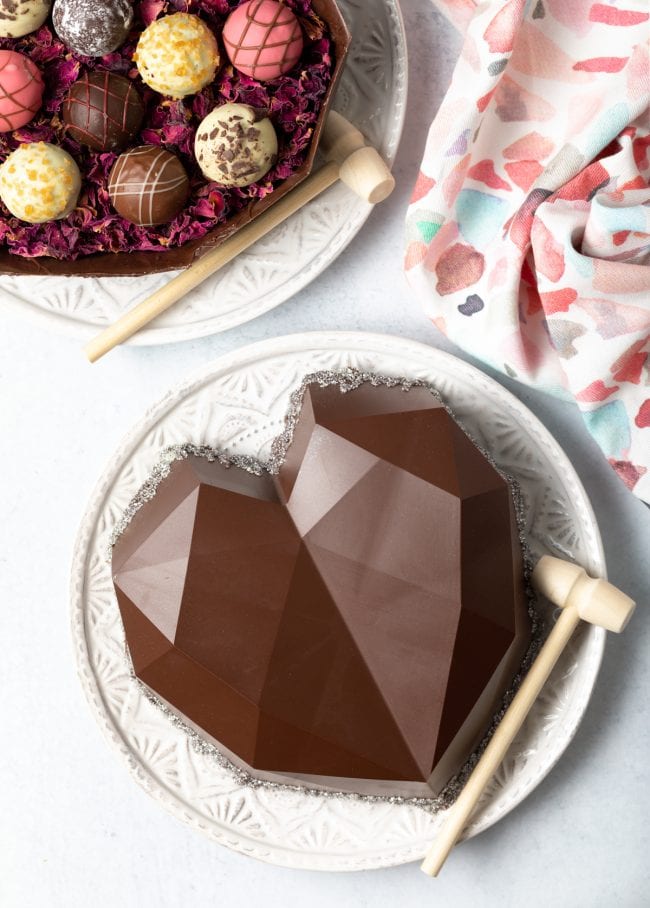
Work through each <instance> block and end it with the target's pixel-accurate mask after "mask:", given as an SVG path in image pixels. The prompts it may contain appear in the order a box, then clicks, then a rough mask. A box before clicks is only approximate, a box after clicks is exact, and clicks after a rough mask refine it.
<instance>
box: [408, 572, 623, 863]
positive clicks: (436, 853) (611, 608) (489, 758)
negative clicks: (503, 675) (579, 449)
mask: <svg viewBox="0 0 650 908" xmlns="http://www.w3.org/2000/svg"><path fill="white" fill-rule="evenodd" d="M533 583H534V585H535V587H536V588H537V590H538V591H539V592H540V593H542V595H544V596H546V598H547V599H549V600H550V601H551V602H553V603H554V604H555V605H557V606H559V607H560V608H561V609H562V612H561V614H560V616H559V618H558V620H557V622H556V623H555V625H554V627H553V630H552V631H551V633H550V634H549V636H548V639H547V640H546V642H545V644H544V646H543V647H542V649H541V650H540V652H539V654H538V656H537V658H536V659H535V661H534V663H533V665H532V667H531V669H530V671H529V672H528V674H527V675H526V677H525V678H524V681H523V682H522V684H521V687H520V688H519V690H518V691H517V693H516V695H515V697H514V699H513V701H512V703H511V704H510V706H509V707H508V709H507V711H506V713H505V715H504V717H503V719H502V720H501V722H500V723H499V726H498V728H497V730H496V731H495V732H494V734H493V736H492V738H491V740H490V743H489V744H488V746H487V748H486V749H485V751H484V753H483V755H482V757H481V759H480V760H479V761H478V763H477V764H476V767H475V768H474V771H473V772H472V774H471V775H470V777H469V779H468V780H467V783H466V785H465V787H464V788H463V790H462V792H461V793H460V795H459V796H458V799H457V800H456V802H455V803H454V805H453V806H452V807H451V808H450V810H449V813H448V815H447V817H446V819H445V822H444V824H443V827H442V830H441V831H440V833H439V835H438V837H437V839H436V841H435V842H434V843H433V845H432V847H431V849H430V851H429V853H428V854H427V856H426V858H425V860H424V863H423V864H422V870H423V871H424V873H426V874H428V875H429V876H437V875H438V873H439V872H440V870H441V868H442V866H443V864H444V863H445V861H446V860H447V857H448V856H449V853H450V851H451V849H452V848H453V847H454V845H455V844H456V842H457V841H458V839H459V838H460V836H461V833H462V832H463V830H464V828H465V826H466V824H467V821H468V820H469V818H470V816H471V814H472V812H473V810H474V808H475V807H476V804H477V803H478V800H479V798H480V797H481V795H482V794H483V791H484V790H485V788H486V786H487V784H488V782H489V781H490V779H491V778H492V777H493V776H494V774H495V772H496V771H497V769H498V768H499V766H500V764H501V763H502V761H503V758H504V757H505V755H506V752H507V750H508V748H509V747H510V745H511V744H512V742H513V740H514V739H515V736H516V735H517V732H518V731H519V729H520V728H521V726H522V725H523V723H524V719H525V718H526V716H527V715H528V713H529V711H530V708H531V706H532V705H533V703H534V702H535V700H536V699H537V697H538V696H539V694H540V691H541V690H542V688H543V686H544V684H545V683H546V681H547V680H548V677H549V675H550V674H551V672H552V671H553V668H554V666H555V664H556V662H557V661H558V659H559V658H560V656H561V655H562V652H563V650H564V648H565V647H566V645H567V643H568V642H569V640H570V639H571V635H572V634H573V632H574V631H575V629H576V627H577V626H578V624H579V623H580V620H581V619H582V620H584V621H588V622H590V623H591V624H597V625H599V626H600V627H604V628H606V629H607V630H609V631H614V632H615V633H620V632H621V631H622V630H624V628H625V626H626V625H627V623H628V621H629V620H630V618H631V617H632V613H633V612H634V607H635V606H634V602H633V601H632V600H631V599H630V598H629V597H628V596H626V595H625V594H624V593H622V592H621V591H620V590H617V589H616V587H614V586H612V585H611V583H607V581H606V580H594V579H593V578H591V577H588V576H587V574H586V573H585V571H584V570H583V568H581V567H578V565H575V564H570V563H569V562H567V561H561V560H560V559H558V558H551V557H550V556H548V555H545V556H544V557H543V558H541V559H540V561H539V562H538V564H537V567H536V568H535V571H534V573H533Z"/></svg>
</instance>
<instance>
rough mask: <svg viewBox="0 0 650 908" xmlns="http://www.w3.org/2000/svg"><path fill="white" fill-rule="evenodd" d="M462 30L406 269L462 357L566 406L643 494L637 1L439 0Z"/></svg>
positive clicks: (649, 344) (643, 227) (648, 427)
mask: <svg viewBox="0 0 650 908" xmlns="http://www.w3.org/2000/svg"><path fill="white" fill-rule="evenodd" d="M434 2H435V3H436V5H437V6H438V7H439V8H440V9H442V10H443V11H444V12H445V13H446V14H447V15H448V16H449V18H451V20H452V21H453V22H454V24H456V25H457V27H458V28H460V29H462V30H463V32H464V34H465V41H464V46H463V50H462V53H461V56H460V59H459V61H458V63H457V66H456V70H455V72H454V76H453V79H452V83H451V87H450V89H449V91H448V93H447V95H446V97H445V100H444V101H443V104H442V106H441V108H440V110H439V112H438V114H437V116H436V118H435V120H434V122H433V125H432V126H431V130H430V133H429V138H428V142H427V146H426V152H425V156H424V161H423V164H422V170H421V174H420V177H419V180H418V183H417V186H416V188H415V192H414V195H413V200H412V204H411V207H410V209H409V214H408V248H407V252H406V272H407V275H408V279H409V281H410V283H411V285H412V286H413V287H414V288H415V289H416V291H417V292H418V293H419V295H420V297H421V299H422V301H423V303H424V306H425V309H426V312H427V314H428V315H429V317H430V318H431V319H432V321H433V322H434V324H435V325H437V326H438V327H439V328H440V329H441V330H442V331H444V332H445V334H447V335H449V337H450V338H451V339H452V340H454V341H455V342H456V343H458V344H459V345H460V346H462V347H463V348H464V349H465V350H467V351H469V352H470V353H472V354H473V355H474V356H476V357H479V358H480V359H482V360H483V361H485V362H487V363H489V364H490V365H492V366H495V367H496V368H498V369H501V370H502V371H504V372H506V373H507V374H508V375H510V376H514V377H516V378H518V379H520V380H521V381H524V382H527V383H529V384H531V385H534V386H536V387H539V388H543V389H545V390H547V391H550V392H552V393H555V394H558V395H561V396H563V397H565V398H569V399H573V400H575V401H576V402H577V403H578V406H579V407H580V409H581V412H582V415H583V417H584V420H585V423H586V425H587V427H588V429H589V430H590V432H591V433H592V435H593V437H594V438H595V440H596V441H597V442H598V444H599V445H600V447H601V448H602V450H603V452H604V454H605V456H606V457H607V458H608V460H609V462H610V464H611V465H612V467H613V468H614V469H615V470H616V472H617V473H618V474H619V476H620V477H621V479H622V480H623V481H624V482H625V484H626V485H627V486H628V488H630V489H632V490H633V491H634V492H635V493H636V494H637V495H638V496H639V497H640V498H642V499H644V500H645V501H650V188H649V178H650V111H649V104H650V62H649V49H648V38H649V36H650V14H649V6H648V2H647V0H618V2H617V0H614V2H612V3H595V2H592V0H571V2H567V0H507V2H506V0H491V2H483V3H479V4H476V3H475V2H474V0H434Z"/></svg>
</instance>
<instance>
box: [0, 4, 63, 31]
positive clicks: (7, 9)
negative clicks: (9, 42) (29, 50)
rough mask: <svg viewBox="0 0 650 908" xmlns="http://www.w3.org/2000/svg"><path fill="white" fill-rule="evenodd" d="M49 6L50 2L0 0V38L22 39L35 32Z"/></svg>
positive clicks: (44, 17)
mask: <svg viewBox="0 0 650 908" xmlns="http://www.w3.org/2000/svg"><path fill="white" fill-rule="evenodd" d="M51 6H52V3H51V0H0V38H22V36H23V35H29V34H30V33H31V32H35V31H36V29H37V28H40V27H41V25H42V24H43V23H44V22H45V20H46V19H47V17H48V16H49V14H50V7H51Z"/></svg>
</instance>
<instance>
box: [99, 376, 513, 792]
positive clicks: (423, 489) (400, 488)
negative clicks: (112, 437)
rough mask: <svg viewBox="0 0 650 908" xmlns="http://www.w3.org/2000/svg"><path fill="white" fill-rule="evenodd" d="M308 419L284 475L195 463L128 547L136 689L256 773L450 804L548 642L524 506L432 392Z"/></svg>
mask: <svg viewBox="0 0 650 908" xmlns="http://www.w3.org/2000/svg"><path fill="white" fill-rule="evenodd" d="M296 412H297V410H296V411H294V415H290V417H288V425H289V429H288V430H287V432H286V433H285V435H284V436H283V437H282V438H281V439H280V440H278V443H277V445H276V450H278V451H280V452H281V456H280V457H279V460H278V463H279V468H278V469H277V471H275V470H274V471H273V472H271V471H269V470H266V469H261V470H259V471H258V472H251V471H249V470H246V469H243V468H242V467H240V466H235V465H227V464H226V463H224V462H223V461H222V460H220V459H219V458H218V457H217V458H216V459H215V458H212V459H208V458H207V457H204V456H198V455H196V454H190V455H189V456H186V457H185V458H184V459H181V460H178V461H176V462H175V463H173V464H172V467H171V471H170V473H169V475H168V476H167V477H166V478H164V479H163V480H162V481H161V482H160V484H159V486H158V488H157V491H156V494H155V495H154V497H153V498H152V499H151V500H150V501H148V502H146V503H145V504H144V506H143V507H141V508H140V509H139V510H137V511H136V512H135V514H134V516H133V518H132V520H131V522H130V523H129V524H128V525H127V526H126V528H125V529H124V531H123V532H122V534H121V535H120V536H119V538H118V539H117V541H116V544H115V547H114V551H113V568H114V575H115V589H116V592H117V598H118V603H119V607H120V611H121V615H122V620H123V622H124V628H125V634H126V641H127V644H128V649H129V652H130V655H131V660H132V663H133V668H134V671H135V673H136V675H137V677H138V678H140V680H141V681H143V682H144V683H145V684H147V685H148V686H149V687H150V688H151V689H152V690H153V691H155V692H156V694H157V695H158V696H159V697H161V698H162V699H163V700H164V701H166V702H167V704H169V705H170V707H171V708H172V710H173V711H175V712H176V713H177V714H179V715H181V716H182V717H183V718H184V720H186V721H187V722H188V724H190V725H192V726H194V727H195V728H198V729H200V730H201V731H202V733H203V734H204V735H205V736H206V737H207V738H208V739H210V740H211V741H212V742H216V743H218V746H219V747H220V748H221V749H222V751H223V752H224V753H225V754H226V755H227V756H228V757H229V758H230V759H231V760H232V761H233V762H234V763H235V764H236V765H237V766H239V767H241V768H244V769H246V770H247V771H248V772H249V773H250V774H251V775H252V776H254V777H257V778H261V779H264V780H270V781H282V782H287V781H289V780H291V781H295V782H298V783H302V784H306V785H310V786H314V787H319V788H330V789H335V790H339V791H356V792H359V793H366V794H367V793H374V794H391V795H393V794H394V795H403V796H431V795H432V794H436V793H438V792H439V791H440V790H441V789H442V788H443V787H444V785H445V784H446V782H447V781H448V780H449V779H450V777H452V776H453V775H454V774H455V773H456V772H458V771H459V770H460V768H461V767H462V766H463V764H464V763H465V761H466V760H467V758H468V757H469V756H470V754H471V752H472V750H473V749H474V748H475V747H476V746H477V744H478V743H479V742H480V740H481V738H482V737H483V735H484V734H485V731H486V729H487V726H488V725H489V722H490V720H491V718H492V716H493V714H494V712H495V710H496V708H497V706H498V704H499V702H500V699H501V697H502V696H503V694H504V692H505V690H506V688H507V687H508V684H509V682H510V681H511V679H512V677H513V675H514V674H515V672H516V670H517V668H518V667H519V665H520V663H521V660H522V658H523V654H524V651H525V649H526V647H527V645H528V643H529V639H530V623H529V618H528V614H527V600H526V595H525V590H524V569H523V559H522V551H521V544H520V541H519V535H518V525H517V520H516V516H515V512H514V507H513V502H512V495H511V490H510V488H509V485H508V482H507V481H506V480H505V479H504V478H503V477H502V476H501V475H500V474H499V473H498V471H497V470H496V469H495V468H494V467H493V466H492V464H491V463H490V462H489V461H488V459H487V458H486V457H485V456H484V455H483V454H482V453H481V452H480V451H479V450H478V449H477V448H476V447H475V445H474V444H473V443H472V441H471V440H470V439H469V438H468V437H467V435H466V434H465V433H464V432H463V430H462V429H461V428H460V427H459V426H458V425H457V423H456V422H455V421H454V419H453V418H452V417H451V415H450V414H449V413H448V412H447V410H446V409H445V408H444V406H443V405H442V403H441V402H440V401H439V400H438V399H437V397H435V396H434V395H433V394H432V393H431V391H430V390H429V389H428V388H425V387H418V386H416V387H411V388H410V389H409V390H408V391H407V390H404V389H403V388H402V387H401V386H390V384H387V383H381V382H377V383H375V382H373V383H370V382H365V383H361V384H360V385H359V387H356V388H355V389H354V390H348V391H347V392H346V393H341V386H340V385H339V384H337V383H333V384H329V385H320V384H318V383H312V384H307V385H305V387H304V389H303V394H302V399H301V404H300V409H299V415H298V419H297V421H296V420H295V413H296ZM294 423H295V425H294Z"/></svg>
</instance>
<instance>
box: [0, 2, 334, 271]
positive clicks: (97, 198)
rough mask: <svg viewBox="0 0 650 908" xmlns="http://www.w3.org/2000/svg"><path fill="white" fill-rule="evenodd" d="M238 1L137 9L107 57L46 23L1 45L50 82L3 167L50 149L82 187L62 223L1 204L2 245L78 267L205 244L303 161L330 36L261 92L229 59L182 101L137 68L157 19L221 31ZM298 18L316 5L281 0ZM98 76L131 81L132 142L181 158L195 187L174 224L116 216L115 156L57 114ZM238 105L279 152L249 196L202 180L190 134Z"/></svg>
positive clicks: (11, 137) (327, 65) (7, 145)
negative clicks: (230, 104) (68, 162)
mask: <svg viewBox="0 0 650 908" xmlns="http://www.w3.org/2000/svg"><path fill="white" fill-rule="evenodd" d="M240 2H241V0H167V2H165V0H140V2H136V3H135V4H134V7H135V14H136V27H134V30H133V31H132V33H131V34H130V35H129V38H128V39H127V41H126V43H125V44H124V46H123V47H121V48H120V49H119V50H118V51H116V52H115V53H112V54H108V55H107V56H105V57H104V58H103V59H99V58H98V59H90V58H88V57H81V56H78V55H76V54H72V53H71V52H70V51H69V50H68V49H67V48H66V47H65V46H64V45H63V44H62V43H61V42H60V41H59V39H58V38H57V36H56V35H55V34H54V33H53V32H52V31H51V29H50V28H49V27H48V26H47V25H44V26H43V27H42V28H40V29H39V30H38V31H36V32H34V33H33V34H31V35H26V36H25V37H23V38H18V39H11V38H3V39H0V48H7V49H13V50H17V51H19V52H20V53H24V54H26V55H27V56H29V57H30V58H31V59H32V60H34V62H36V63H37V64H38V65H39V66H40V68H41V70H42V72H43V76H44V80H45V84H46V90H45V96H44V103H43V108H42V111H41V112H40V114H39V115H38V116H37V117H36V118H35V119H34V120H32V122H31V123H29V124H27V126H25V127H23V128H22V129H20V130H17V131H16V132H14V133H4V134H0V162H1V161H4V160H5V158H6V157H7V155H8V154H9V153H10V152H11V151H13V150H14V148H16V147H17V146H18V145H19V144H21V143H23V142H38V141H43V142H54V143H55V144H59V145H61V146H62V147H63V148H65V149H66V150H67V151H69V152H70V154H72V156H73V157H74V158H75V160H76V161H77V163H78V164H79V167H80V169H81V172H82V177H83V188H82V192H81V196H80V198H79V205H78V207H77V208H76V209H75V210H74V211H73V212H72V214H70V215H69V216H68V217H67V218H65V219H64V220H62V221H51V222H49V223H46V224H26V223H25V222H23V221H19V220H18V219H17V218H14V217H11V216H10V215H9V213H8V211H7V210H6V209H5V208H4V207H3V206H0V248H4V249H8V250H9V252H11V253H13V254H15V255H19V256H24V257H28V258H29V257H40V256H50V257H52V258H57V259H62V260H67V261H73V260H75V259H77V258H81V257H83V256H87V255H93V254H97V253H101V252H125V251H139V252H146V251H158V252H159V251H160V250H161V249H164V248H170V247H175V246H181V245H183V244H184V243H187V242H189V241H190V240H195V239H200V238H201V237H203V236H205V235H206V234H207V233H209V232H210V231H211V230H213V229H214V228H215V227H217V226H219V225H220V224H223V223H224V222H225V221H227V220H228V218H230V217H232V216H233V215H234V214H236V213H237V212H239V211H241V210H242V209H243V208H245V207H246V206H247V205H248V204H249V203H250V202H251V201H252V200H254V199H262V198H265V197H266V196H268V195H269V194H270V193H271V192H273V189H274V188H276V187H277V186H278V185H279V184H280V183H281V182H283V181H284V180H286V179H287V178H288V177H290V176H292V175H293V174H294V173H295V172H296V171H297V170H298V169H299V168H300V167H301V166H302V165H303V163H304V161H305V158H306V155H307V152H308V149H309V144H310V139H311V136H312V134H313V130H314V126H315V124H316V121H317V119H318V114H319V111H320V108H321V104H322V101H323V98H324V96H325V93H326V91H327V87H328V85H329V82H330V79H331V72H332V57H331V52H330V48H331V45H330V41H329V39H328V38H327V37H323V38H319V39H318V40H315V41H313V42H311V43H308V44H307V46H306V48H305V53H304V55H303V59H302V60H301V64H300V66H299V67H298V68H297V69H296V70H295V71H294V72H293V73H290V74H288V75H285V76H283V77H281V78H280V79H277V80H276V81H275V82H273V83H271V84H269V83H265V84H264V85H262V84H260V83H259V82H256V81H255V80H254V79H251V78H250V77H249V76H245V75H243V74H239V73H237V72H235V71H234V70H233V68H232V66H230V65H229V63H228V61H227V60H225V63H224V66H223V67H222V69H221V70H220V72H219V73H218V74H217V78H216V80H215V82H214V83H213V84H212V85H211V86H209V87H208V88H206V89H205V90H204V91H202V92H201V93H200V94H198V95H195V96H193V97H190V98H186V99H185V100H184V101H170V100H169V99H166V98H162V97H161V96H160V95H158V94H156V93H155V92H153V91H151V89H149V88H147V87H146V86H145V85H143V83H142V81H141V79H140V78H139V76H138V72H137V69H136V67H135V65H134V63H133V59H132V58H133V53H134V51H135V47H136V44H137V41H138V36H139V33H140V31H141V30H142V29H143V28H144V27H146V25H148V24H150V23H151V22H153V20H154V19H156V18H158V17H159V16H161V15H166V14H169V13H175V12H188V11H189V12H192V13H197V14H199V15H202V16H203V17H204V18H206V19H207V20H208V21H209V22H210V23H211V24H212V25H215V26H216V27H215V31H216V32H217V33H218V32H219V31H220V28H221V26H222V25H223V22H224V21H225V18H226V16H227V15H228V13H229V12H230V11H231V10H233V9H235V8H236V7H237V6H239V5H240ZM285 2H286V3H287V5H288V6H289V7H291V8H292V9H293V10H294V12H296V13H297V14H298V15H299V16H301V17H303V18H304V19H306V20H310V19H311V20H312V21H315V18H316V17H315V16H314V14H313V11H312V0H285ZM93 69H108V70H110V71H111V72H115V73H119V74H120V75H124V76H127V77H128V78H131V79H133V80H134V81H135V82H136V84H137V86H138V89H139V91H140V93H141V95H142V98H143V100H144V103H145V109H146V115H145V125H144V127H143V129H142V131H141V133H140V135H139V136H138V137H137V139H136V140H135V141H134V145H137V144H152V145H164V146H165V147H167V148H169V150H170V151H173V152H174V153H175V154H177V155H179V157H180V158H181V160H182V161H183V164H184V165H185V167H186V169H187V172H188V174H189V175H190V182H191V195H190V199H189V202H188V204H187V206H186V208H185V209H184V211H182V212H181V214H179V215H178V217H176V218H175V219H174V220H173V221H172V222H171V223H169V224H164V225H162V226H160V227H137V226H136V225H134V224H131V223H129V222H128V221H125V220H124V219H123V218H121V217H119V216H118V215H117V214H116V213H115V212H114V210H113V208H112V206H111V204H110V199H109V197H108V192H107V191H106V184H107V178H108V173H109V172H110V169H111V167H112V166H113V163H114V162H115V159H116V156H115V155H114V154H97V153H93V152H90V151H89V150H88V149H86V148H83V147H82V146H80V145H79V144H78V143H77V142H75V141H74V140H73V139H71V138H70V137H69V136H67V135H66V132H65V128H64V125H63V123H62V121H61V119H60V110H61V105H62V103H63V99H64V98H65V96H66V94H67V92H68V90H69V89H70V86H71V85H72V84H73V83H74V82H76V81H77V79H78V78H79V76H80V75H81V74H82V73H83V72H86V71H90V70H93ZM226 101H237V102H240V103H243V104H250V105H252V106H253V107H259V108H263V109H266V110H269V111H270V114H271V117H272V119H273V122H274V125H275V127H276V130H277V132H278V138H279V141H280V150H279V156H278V161H277V163H276V165H275V166H274V167H273V169H272V170H271V171H270V172H269V173H268V174H267V175H266V177H264V179H263V180H261V181H260V182H259V183H254V184H253V185H252V186H249V187H246V188H245V189H224V188H223V187H217V186H216V185H215V184H214V183H206V181H205V178H204V177H203V176H202V174H201V172H200V170H199V169H198V166H197V164H196V161H195V158H194V134H195V131H196V128H197V126H198V124H199V123H200V121H201V120H202V119H203V118H204V117H205V116H206V115H207V114H208V113H209V112H210V111H211V110H212V109H213V107H215V106H216V105H217V104H222V103H225V102H226Z"/></svg>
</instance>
